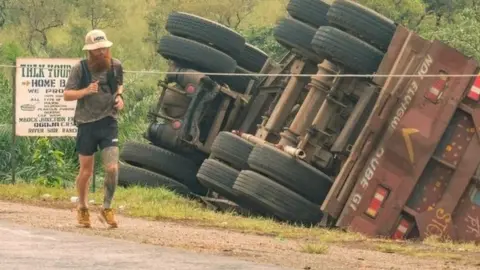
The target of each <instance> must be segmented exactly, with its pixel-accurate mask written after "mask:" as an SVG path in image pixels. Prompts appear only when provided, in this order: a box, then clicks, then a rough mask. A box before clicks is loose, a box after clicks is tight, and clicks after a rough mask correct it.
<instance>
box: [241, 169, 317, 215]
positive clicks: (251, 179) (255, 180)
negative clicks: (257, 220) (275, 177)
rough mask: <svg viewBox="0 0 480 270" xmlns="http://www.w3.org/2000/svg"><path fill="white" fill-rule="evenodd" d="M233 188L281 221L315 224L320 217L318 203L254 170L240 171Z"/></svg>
mask: <svg viewBox="0 0 480 270" xmlns="http://www.w3.org/2000/svg"><path fill="white" fill-rule="evenodd" d="M233 189H234V190H235V191H237V192H238V193H239V196H241V197H245V199H247V200H249V201H251V202H254V203H255V206H256V207H257V208H258V209H260V210H261V211H262V212H266V213H270V214H272V215H274V216H276V217H278V218H279V219H281V220H283V221H290V222H300V223H307V224H315V223H318V222H319V221H320V220H321V218H322V212H321V211H320V207H318V205H315V204H313V203H311V202H309V201H308V200H306V199H305V198H303V197H302V196H300V195H299V194H296V193H295V192H293V191H291V190H289V189H287V188H285V187H284V186H282V185H280V184H278V183H276V182H274V181H272V180H271V179H269V178H267V177H265V176H263V175H261V174H259V173H256V172H254V171H249V170H244V171H241V172H240V174H239V175H238V177H237V180H236V181H235V184H234V185H233Z"/></svg>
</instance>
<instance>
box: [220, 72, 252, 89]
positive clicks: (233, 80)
mask: <svg viewBox="0 0 480 270" xmlns="http://www.w3.org/2000/svg"><path fill="white" fill-rule="evenodd" d="M235 73H236V74H245V76H225V78H223V80H222V81H221V82H224V83H226V84H227V85H228V86H229V87H230V88H231V89H232V90H234V91H235V92H238V93H242V94H243V93H245V91H246V90H247V87H248V84H249V83H250V80H255V77H253V76H250V75H249V74H251V73H252V72H250V71H248V70H246V69H244V68H241V67H239V66H237V68H236V69H235ZM252 75H253V74H252Z"/></svg>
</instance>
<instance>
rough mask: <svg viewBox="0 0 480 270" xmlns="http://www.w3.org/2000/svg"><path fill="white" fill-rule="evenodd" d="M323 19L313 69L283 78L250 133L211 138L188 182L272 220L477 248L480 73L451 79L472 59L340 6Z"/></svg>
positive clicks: (469, 70)
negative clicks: (276, 95)
mask: <svg viewBox="0 0 480 270" xmlns="http://www.w3.org/2000/svg"><path fill="white" fill-rule="evenodd" d="M353 15H355V16H353ZM327 17H328V19H329V25H328V26H320V27H319V28H318V30H317V31H316V34H315V37H314V38H313V39H312V49H313V50H314V51H315V52H316V53H317V54H318V55H319V56H321V57H323V58H324V61H322V62H320V63H319V64H318V69H317V70H318V71H317V74H316V75H314V76H312V77H311V78H310V81H309V82H307V83H306V84H305V80H303V82H302V79H301V78H304V77H292V78H291V79H290V80H289V84H288V86H287V87H286V88H285V89H284V91H283V92H282V93H281V96H280V97H279V98H278V101H277V102H275V103H274V105H275V107H274V108H273V109H272V110H270V111H267V113H268V114H267V115H264V117H263V122H262V124H261V125H260V126H259V128H258V129H256V130H254V131H253V132H252V131H251V130H247V129H246V128H242V127H240V128H239V129H238V130H236V131H233V132H221V133H220V134H219V135H218V136H217V138H216V139H215V141H214V142H213V146H212V152H211V155H210V157H209V159H207V160H205V161H204V162H203V164H202V166H201V168H200V170H199V172H198V174H197V177H198V179H199V181H200V182H202V183H204V185H205V186H208V187H209V188H216V189H217V190H218V192H219V193H220V194H222V195H224V196H225V197H228V198H230V199H231V200H233V201H235V202H236V203H238V204H239V205H242V206H244V207H247V208H250V209H252V210H255V211H256V212H259V213H263V214H267V215H273V216H275V217H277V218H279V219H280V220H285V221H290V222H301V223H320V224H322V225H323V226H328V227H331V226H335V227H340V228H345V229H350V230H354V231H358V232H361V233H364V234H367V235H371V236H386V237H391V238H394V239H405V238H420V239H424V238H426V237H428V236H431V235H436V236H440V237H441V238H444V239H451V240H467V241H472V240H473V241H479V240H480V233H479V232H480V222H479V216H480V181H479V176H480V175H479V173H480V171H479V164H480V157H477V156H478V155H477V154H475V153H476V151H478V150H476V149H477V148H479V147H480V145H479V135H478V134H479V127H480V126H479V124H480V123H478V121H479V120H480V118H479V114H478V113H477V108H478V107H479V105H478V101H479V93H480V90H479V86H480V77H476V76H451V75H456V74H463V75H468V74H477V73H478V70H479V66H478V62H477V61H476V60H474V59H471V58H468V57H466V56H465V55H463V54H462V53H460V52H458V51H457V50H456V49H454V48H452V47H449V46H447V45H446V44H444V43H442V42H440V41H438V40H435V41H429V40H425V39H423V38H422V37H420V36H419V35H417V34H416V33H415V32H412V31H409V30H408V29H406V28H405V27H403V26H400V25H396V24H394V23H393V22H391V21H390V20H388V19H387V18H385V17H383V16H381V15H379V14H376V13H375V12H373V11H372V10H369V9H367V8H365V7H362V6H361V5H359V4H356V3H353V2H351V1H343V0H337V1H335V2H334V3H333V4H332V5H331V7H330V9H329V11H328V14H327ZM389 33H390V34H389ZM375 63H377V64H375ZM372 73H376V76H355V75H361V74H372ZM332 74H337V75H338V76H331V75H332ZM342 74H344V76H342ZM349 74H351V75H349ZM302 83H303V84H302ZM298 84H302V85H301V86H298ZM305 91H307V94H306V96H305V95H302V93H304V92H305ZM257 98H258V97H257ZM292 112H293V114H294V115H293V116H292V115H291V114H292ZM249 118H251V117H249V116H248V115H247V117H246V119H249ZM292 118H293V119H292ZM212 183H213V184H212Z"/></svg>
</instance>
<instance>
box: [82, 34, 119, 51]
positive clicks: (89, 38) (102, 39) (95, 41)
mask: <svg viewBox="0 0 480 270" xmlns="http://www.w3.org/2000/svg"><path fill="white" fill-rule="evenodd" d="M112 45H113V43H112V42H111V41H109V40H108V39H107V35H106V34H105V32H103V31H102V30H98V29H94V30H92V31H90V32H88V33H87V35H86V36H85V45H84V46H83V50H84V51H91V50H96V49H101V48H110V47H112Z"/></svg>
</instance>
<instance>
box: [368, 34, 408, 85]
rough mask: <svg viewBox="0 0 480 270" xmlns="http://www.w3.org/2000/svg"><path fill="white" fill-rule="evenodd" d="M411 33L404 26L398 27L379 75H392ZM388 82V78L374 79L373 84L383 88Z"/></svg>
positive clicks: (380, 66)
mask: <svg viewBox="0 0 480 270" xmlns="http://www.w3.org/2000/svg"><path fill="white" fill-rule="evenodd" d="M409 33H410V31H409V30H408V29H407V28H405V27H404V26H398V27H397V30H396V31H395V34H394V36H393V38H392V41H391V42H390V46H388V50H387V52H386V53H385V56H384V57H383V59H382V62H381V63H380V65H379V66H378V69H377V72H376V73H377V74H382V75H387V74H390V73H391V71H392V69H393V66H394V64H395V61H396V60H397V58H399V57H402V55H401V53H400V52H401V50H402V48H403V45H404V44H405V42H406V40H407V38H408V36H409ZM386 81H387V77H383V76H382V77H374V78H373V82H374V83H376V84H377V85H378V86H380V87H382V86H383V85H384V84H385V82H386Z"/></svg>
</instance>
